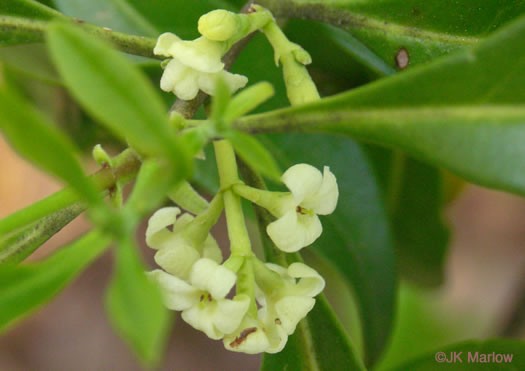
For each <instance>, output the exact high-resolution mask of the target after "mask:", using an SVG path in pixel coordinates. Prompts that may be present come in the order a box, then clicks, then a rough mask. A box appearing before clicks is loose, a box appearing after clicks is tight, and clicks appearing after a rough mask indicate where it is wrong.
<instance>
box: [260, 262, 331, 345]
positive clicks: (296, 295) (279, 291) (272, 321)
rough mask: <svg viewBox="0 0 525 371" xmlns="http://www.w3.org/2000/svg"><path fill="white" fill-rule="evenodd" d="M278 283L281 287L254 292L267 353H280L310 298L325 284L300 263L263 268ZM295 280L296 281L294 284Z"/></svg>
mask: <svg viewBox="0 0 525 371" xmlns="http://www.w3.org/2000/svg"><path fill="white" fill-rule="evenodd" d="M266 266H267V267H268V268H269V269H271V270H272V271H274V272H276V273H277V274H278V275H279V276H280V278H281V279H282V282H283V285H282V286H280V287H277V288H274V289H272V290H268V288H266V289H265V290H263V291H260V292H258V294H257V301H258V302H259V304H260V305H261V309H259V318H260V320H261V321H262V322H263V323H264V328H265V331H266V333H267V335H268V338H269V339H270V343H271V344H272V345H273V347H269V349H267V350H266V352H268V353H277V352H280V351H281V350H282V349H283V348H284V346H285V344H286V340H287V338H288V335H291V334H293V333H294V332H295V329H296V327H297V324H298V323H299V321H300V320H301V319H303V318H304V317H306V315H307V314H308V313H309V312H310V311H311V310H312V308H313V307H314V304H315V299H314V297H315V296H317V295H318V294H319V293H320V292H321V291H323V289H324V286H325V281H324V279H323V277H321V276H320V275H319V274H318V273H317V272H316V271H315V270H313V269H312V268H310V267H308V266H307V265H305V264H303V263H293V264H291V265H290V266H289V267H288V269H286V268H283V267H281V266H279V265H276V264H270V263H268V264H266ZM297 279H299V281H297Z"/></svg>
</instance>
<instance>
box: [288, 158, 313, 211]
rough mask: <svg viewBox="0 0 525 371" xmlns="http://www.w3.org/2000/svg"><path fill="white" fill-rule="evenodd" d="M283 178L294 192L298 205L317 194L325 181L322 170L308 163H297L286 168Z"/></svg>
mask: <svg viewBox="0 0 525 371" xmlns="http://www.w3.org/2000/svg"><path fill="white" fill-rule="evenodd" d="M281 180H282V181H283V183H284V184H286V186H287V187H288V189H289V190H290V191H291V192H292V194H293V196H294V199H295V202H296V203H297V205H299V204H300V203H302V202H303V200H305V199H311V198H312V197H315V196H316V195H317V192H318V191H319V188H320V187H321V184H322V182H323V176H322V175H321V172H320V171H319V170H317V169H316V168H315V167H313V166H311V165H308V164H297V165H294V166H292V167H291V168H289V169H288V170H286V171H285V172H284V174H283V176H282V177H281Z"/></svg>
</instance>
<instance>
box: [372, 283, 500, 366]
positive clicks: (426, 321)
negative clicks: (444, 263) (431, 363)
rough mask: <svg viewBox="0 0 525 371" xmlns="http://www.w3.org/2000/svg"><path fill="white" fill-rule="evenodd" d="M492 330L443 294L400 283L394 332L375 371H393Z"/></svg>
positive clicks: (488, 323) (484, 319)
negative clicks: (454, 304) (452, 303)
mask: <svg viewBox="0 0 525 371" xmlns="http://www.w3.org/2000/svg"><path fill="white" fill-rule="evenodd" d="M491 327H492V323H491V321H490V319H488V318H487V317H486V316H484V315H481V313H480V312H479V311H476V310H474V309H473V310H469V311H458V310H457V308H456V307H455V306H453V305H450V302H447V299H446V298H445V297H444V296H443V295H442V292H441V291H440V290H428V289H425V288H421V287H418V286H413V285H409V284H407V283H405V282H401V284H400V285H399V295H398V300H397V303H396V321H395V326H394V331H393V333H392V337H391V340H390V342H389V345H388V348H387V349H386V351H385V353H384V354H383V356H382V357H381V360H380V362H379V363H378V364H377V365H376V366H375V368H374V370H377V371H386V370H390V369H392V368H395V367H399V366H400V365H402V364H404V363H406V362H407V361H409V360H412V359H416V358H419V357H421V356H423V355H425V354H428V353H430V352H431V351H432V350H434V349H438V348H441V349H443V348H445V347H446V346H447V345H449V344H454V343H458V342H460V341H465V340H468V339H473V338H477V337H483V336H486V334H487V333H489V332H490V331H491V330H490V328H491ZM408 370H410V368H408Z"/></svg>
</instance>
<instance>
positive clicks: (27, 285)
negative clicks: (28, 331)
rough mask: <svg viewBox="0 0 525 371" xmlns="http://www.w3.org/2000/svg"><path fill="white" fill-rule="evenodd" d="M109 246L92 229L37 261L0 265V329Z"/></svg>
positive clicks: (30, 309)
mask: <svg viewBox="0 0 525 371" xmlns="http://www.w3.org/2000/svg"><path fill="white" fill-rule="evenodd" d="M108 245H109V239H108V238H107V237H105V236H103V235H102V234H100V233H99V232H97V231H93V232H90V233H88V234H87V235H85V236H83V237H81V238H80V239H78V240H76V241H75V242H73V243H71V244H70V245H68V246H65V247H62V248H60V249H59V250H58V251H56V252H55V253H54V254H53V255H51V256H50V257H49V258H46V259H44V260H43V261H40V262H38V263H29V264H26V265H19V266H15V265H11V264H4V265H0V298H2V300H0V332H3V331H5V330H6V329H7V328H8V327H10V326H12V325H13V324H14V323H15V322H17V321H19V320H20V319H22V318H23V317H25V316H27V315H28V314H30V313H31V312H33V311H34V310H36V309H37V308H38V307H40V306H41V305H43V304H44V303H46V302H47V301H49V300H50V299H51V298H53V297H54V296H55V295H56V294H57V293H59V292H60V290H62V289H63V288H64V287H65V286H66V285H67V284H68V283H69V282H71V281H72V280H73V279H74V278H75V277H76V276H77V275H78V274H79V273H80V272H82V270H83V269H84V268H85V267H87V266H88V265H89V264H90V263H91V262H92V261H93V260H94V259H95V258H96V257H97V256H99V255H100V253H102V251H104V250H105V249H106V247H107V246H108Z"/></svg>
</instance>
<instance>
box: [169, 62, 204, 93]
mask: <svg viewBox="0 0 525 371" xmlns="http://www.w3.org/2000/svg"><path fill="white" fill-rule="evenodd" d="M197 78H198V72H195V71H193V70H191V69H190V68H188V69H187V71H186V73H185V75H184V77H183V78H182V79H181V80H180V81H179V82H177V83H176V84H175V87H174V89H173V92H174V93H175V95H176V96H177V97H178V98H180V99H182V100H192V99H193V98H195V97H196V96H197V93H198V92H199V85H198V84H197Z"/></svg>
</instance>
